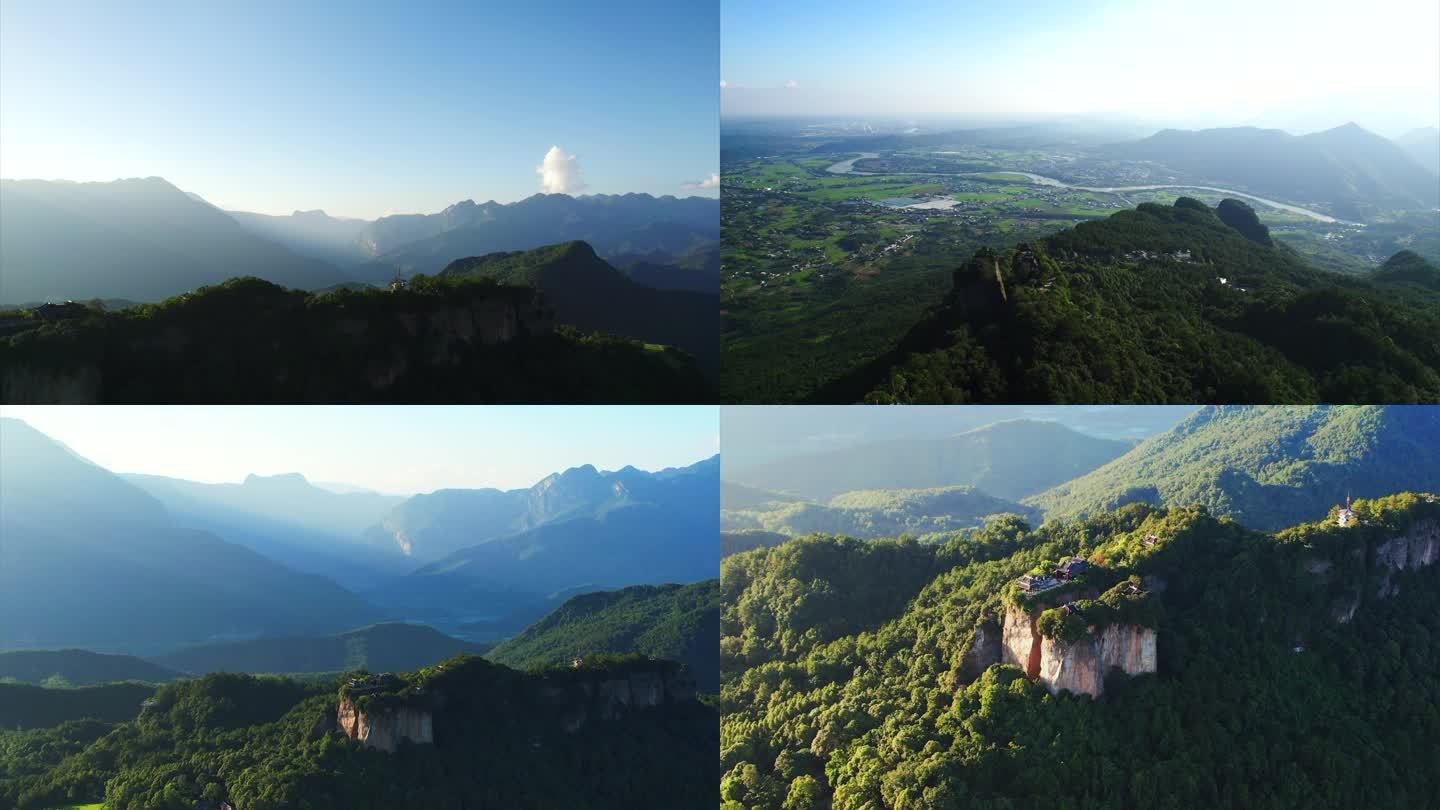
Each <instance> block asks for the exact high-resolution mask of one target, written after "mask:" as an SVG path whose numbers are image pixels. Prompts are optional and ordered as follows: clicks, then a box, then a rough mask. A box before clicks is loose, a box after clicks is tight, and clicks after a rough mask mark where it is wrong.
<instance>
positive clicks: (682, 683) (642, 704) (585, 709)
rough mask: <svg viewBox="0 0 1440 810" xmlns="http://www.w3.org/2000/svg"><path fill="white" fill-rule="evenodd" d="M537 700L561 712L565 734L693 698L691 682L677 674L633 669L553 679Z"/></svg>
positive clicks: (542, 689) (688, 678) (689, 679)
mask: <svg viewBox="0 0 1440 810" xmlns="http://www.w3.org/2000/svg"><path fill="white" fill-rule="evenodd" d="M540 696H541V699H542V700H543V701H544V702H546V703H549V704H550V705H552V706H558V707H560V708H561V709H562V716H561V724H562V726H563V727H564V729H565V730H566V731H569V732H575V731H579V730H580V729H581V728H583V727H584V726H585V724H586V723H588V722H589V721H591V720H612V719H614V718H616V717H619V716H621V715H622V714H624V713H626V712H630V711H634V710H637V709H653V708H658V707H660V706H665V705H667V704H672V703H682V702H685V701H691V700H694V699H695V680H694V678H691V677H689V676H688V675H685V674H683V673H682V672H681V671H678V670H676V671H661V670H658V669H657V670H653V671H652V670H635V671H631V672H628V673H623V674H620V673H616V674H609V675H604V676H597V677H595V678H593V679H587V678H584V677H581V678H578V679H577V678H575V677H573V676H564V677H554V678H550V679H548V680H547V682H546V683H545V684H544V685H543V686H542V687H541V691H540Z"/></svg>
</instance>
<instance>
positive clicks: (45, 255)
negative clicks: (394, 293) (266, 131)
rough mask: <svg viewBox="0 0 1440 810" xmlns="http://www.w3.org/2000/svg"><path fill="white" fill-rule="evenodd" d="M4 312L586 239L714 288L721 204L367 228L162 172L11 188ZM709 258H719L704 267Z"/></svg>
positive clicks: (418, 267)
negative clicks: (222, 196) (259, 203)
mask: <svg viewBox="0 0 1440 810" xmlns="http://www.w3.org/2000/svg"><path fill="white" fill-rule="evenodd" d="M0 204H3V207H4V209H5V212H6V216H5V222H4V224H3V226H0V227H3V231H0V245H3V248H0V305H6V304H8V305H19V304H26V303H32V302H41V301H47V300H49V301H63V300H66V299H74V300H80V301H88V300H91V299H96V298H99V299H117V298H118V299H126V300H130V301H140V302H154V301H160V300H162V299H164V298H167V297H170V296H172V295H179V294H181V293H184V292H187V291H189V290H193V289H195V288H197V287H201V286H205V285H207V284H217V283H219V282H223V281H225V280H227V279H230V278H235V277H240V276H257V277H260V278H264V279H265V280H266V281H270V282H273V283H275V284H279V285H282V286H285V287H293V288H296V289H302V290H317V289H322V288H330V287H333V286H334V285H337V284H342V283H365V284H372V285H377V286H385V285H387V284H389V282H390V281H391V279H392V278H393V277H394V275H395V273H396V270H397V269H398V270H399V271H400V272H401V274H402V275H404V276H407V277H408V276H411V275H413V274H416V273H432V274H433V273H437V272H439V271H440V270H441V269H443V268H444V267H445V266H446V265H447V264H449V263H450V262H452V261H454V260H456V259H461V258H465V257H467V256H478V255H483V254H486V253H495V252H501V251H517V250H530V249H533V248H537V247H543V246H545V245H550V244H555V243H557V242H569V241H576V240H584V241H587V242H589V243H590V244H592V245H594V246H595V248H596V249H597V250H598V251H599V252H600V253H601V254H602V255H605V256H607V257H614V258H615V259H616V260H617V262H619V263H621V264H623V265H625V266H627V267H630V266H635V268H636V269H635V271H634V274H633V277H634V278H635V280H636V281H638V282H640V283H643V284H647V285H652V286H655V287H663V288H673V289H693V290H702V291H709V292H718V272H719V265H718V250H717V245H718V241H719V238H720V207H719V202H718V201H717V200H715V199H710V198H703V197H686V198H676V197H670V196H665V197H652V196H650V195H648V194H623V195H593V196H582V197H570V196H567V195H564V194H536V195H534V196H531V197H528V198H526V199H524V200H519V201H517V202H514V203H509V204H502V203H497V202H494V201H489V202H485V203H480V204H476V203H475V202H474V201H473V200H464V201H462V202H459V203H456V204H454V205H452V206H449V207H448V208H446V209H444V210H443V211H440V212H437V213H434V214H401V215H394V216H387V217H381V218H379V219H377V220H374V221H367V220H361V219H346V218H339V217H331V216H329V215H328V214H326V213H325V212H324V211H296V212H294V213H293V214H291V215H289V216H270V215H265V214H254V213H249V212H243V211H229V212H227V211H222V210H220V209H219V208H216V207H215V206H213V205H211V204H210V203H208V202H206V201H205V200H203V199H201V198H200V197H198V196H196V195H193V194H188V193H186V192H183V191H181V190H180V189H178V188H176V187H175V186H173V185H171V184H170V183H169V182H167V181H165V180H164V179H162V178H159V177H150V178H144V179H129V180H116V181H113V182H109V183H70V182H59V181H43V180H5V181H3V183H0ZM712 257H714V258H713V259H712Z"/></svg>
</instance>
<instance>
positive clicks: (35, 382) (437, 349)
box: [0, 276, 713, 402]
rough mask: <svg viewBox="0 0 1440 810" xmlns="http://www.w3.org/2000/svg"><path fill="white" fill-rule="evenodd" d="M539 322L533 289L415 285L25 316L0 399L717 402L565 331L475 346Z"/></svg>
mask: <svg viewBox="0 0 1440 810" xmlns="http://www.w3.org/2000/svg"><path fill="white" fill-rule="evenodd" d="M544 307H545V304H544V302H543V301H542V300H541V299H540V298H539V296H538V294H537V293H536V292H535V291H534V290H533V289H530V288H526V287H516V286H505V285H500V284H497V283H495V282H493V281H489V280H485V279H479V280H476V279H449V278H447V279H441V278H427V277H423V276H421V277H417V278H416V279H414V280H413V282H412V284H411V286H410V287H409V288H408V289H405V290H402V291H399V292H393V293H392V292H382V291H379V290H373V289H369V290H349V289H341V290H337V291H334V292H329V293H324V294H318V295H312V294H309V293H305V292H301V291H298V290H286V289H284V288H281V287H278V286H276V285H274V284H271V283H269V282H266V281H262V280H260V279H257V278H238V279H231V280H230V281H227V282H225V283H223V284H219V285H216V286H213V287H202V288H200V289H198V290H196V291H195V292H193V293H188V294H186V295H183V296H178V297H176V298H171V299H168V300H166V301H164V302H162V303H159V304H146V305H140V306H136V307H131V308H129V309H125V310H121V311H118V312H99V311H92V312H90V313H89V314H87V315H86V316H84V317H79V318H69V319H64V320H58V321H53V322H47V321H44V320H43V319H41V318H40V317H39V316H38V315H36V314H34V313H29V312H21V313H20V314H19V316H18V319H17V318H11V319H9V320H7V321H6V324H5V326H6V328H5V330H4V331H3V332H0V365H4V366H5V367H6V369H7V371H10V372H11V373H9V374H7V375H6V376H5V377H4V380H3V385H4V386H5V388H4V389H3V390H0V398H3V399H4V400H5V401H30V400H44V401H52V400H55V399H61V400H84V399H87V398H89V399H94V400H98V401H102V402H353V401H364V402H374V401H382V402H384V401H398V402H432V401H435V402H440V401H443V402H457V401H459V402H476V401H478V402H486V401H522V402H533V401H546V402H590V401H603V402H636V401H640V402H674V401H682V402H692V401H693V402H708V401H713V393H712V389H711V387H710V385H709V383H707V382H706V381H705V380H704V378H703V376H702V374H701V373H700V370H699V368H698V367H697V366H696V364H695V362H694V361H693V359H692V358H690V356H689V355H687V354H685V353H683V352H681V351H679V350H676V349H671V348H666V347H662V346H659V345H653V344H642V343H639V342H636V341H635V340H631V339H627V338H618V337H613V336H610V335H605V334H599V333H592V334H587V333H581V332H579V331H577V330H576V329H574V328H572V327H568V326H561V327H558V328H557V329H556V330H555V331H554V332H552V333H548V334H541V333H539V332H538V331H532V332H531V333H525V332H524V330H523V329H522V333H521V335H520V336H519V337H517V338H515V339H513V340H511V341H509V342H506V343H497V344H493V345H488V346H487V345H484V344H483V341H482V340H481V339H480V335H481V334H483V333H484V332H485V330H486V329H498V328H499V326H500V325H501V324H503V323H505V322H507V316H505V315H504V312H505V311H506V309H507V308H513V309H514V311H515V312H517V313H519V314H520V315H519V316H518V317H524V318H542V317H543V310H544ZM514 320H515V319H513V318H510V319H509V321H510V322H513V321H514ZM534 322H535V321H532V323H534ZM562 323H563V321H562ZM712 332H713V330H712Z"/></svg>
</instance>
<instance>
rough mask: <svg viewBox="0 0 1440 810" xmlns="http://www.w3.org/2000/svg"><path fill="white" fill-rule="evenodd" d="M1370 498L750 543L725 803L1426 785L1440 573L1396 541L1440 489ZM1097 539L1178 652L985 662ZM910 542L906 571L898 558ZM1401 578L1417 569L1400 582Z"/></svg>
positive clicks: (733, 670)
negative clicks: (1238, 512)
mask: <svg viewBox="0 0 1440 810" xmlns="http://www.w3.org/2000/svg"><path fill="white" fill-rule="evenodd" d="M1357 511H1360V512H1361V514H1362V515H1364V516H1365V517H1366V519H1367V520H1370V521H1372V522H1371V523H1367V524H1366V525H1363V526H1359V527H1354V528H1352V529H1341V528H1339V527H1336V526H1335V525H1334V523H1333V512H1332V515H1331V518H1330V519H1329V520H1328V521H1327V522H1322V523H1316V524H1311V525H1307V526H1303V527H1297V528H1296V529H1295V530H1292V531H1290V532H1286V533H1282V534H1281V535H1278V536H1270V535H1265V534H1260V533H1257V532H1253V531H1250V530H1247V529H1245V528H1244V527H1242V526H1241V525H1240V524H1238V523H1235V522H1233V521H1231V520H1228V519H1217V518H1215V517H1213V516H1211V515H1209V514H1208V513H1207V512H1206V511H1205V510H1204V509H1201V508H1183V509H1171V510H1168V511H1167V510H1163V509H1159V508H1156V507H1153V506H1150V505H1146V504H1131V505H1128V506H1125V507H1122V508H1120V509H1118V510H1116V511H1114V512H1107V513H1104V514H1101V515H1097V516H1095V517H1093V518H1091V519H1088V520H1084V521H1070V522H1063V523H1051V524H1047V525H1046V526H1044V527H1041V528H1040V529H1038V530H1031V529H1030V528H1029V527H1027V526H1024V525H1023V524H1020V523H1018V522H1010V523H993V524H991V525H989V526H987V527H986V528H984V529H982V530H977V531H974V532H971V533H968V534H967V535H964V536H960V537H957V538H955V539H954V540H952V541H950V542H948V543H945V544H942V545H935V546H922V545H918V544H914V543H908V544H907V543H903V542H893V541H878V542H870V543H861V542H857V541H853V540H848V539H844V538H831V537H812V538H801V539H796V540H792V541H790V542H788V543H785V544H784V545H781V546H779V547H776V548H772V549H758V550H754V551H750V552H746V553H742V554H739V555H736V556H733V557H729V558H727V559H726V560H725V561H724V565H723V568H722V576H721V587H722V594H723V607H722V620H721V629H722V642H721V644H722V685H721V711H722V717H723V720H722V727H721V771H722V774H723V775H722V777H721V780H720V794H721V795H720V800H721V807H722V808H725V810H741V809H742V808H783V809H784V810H790V808H800V807H804V808H835V809H836V810H841V808H855V809H857V810H858V808H881V807H886V808H906V809H907V810H916V809H918V808H962V807H963V808H995V809H996V810H1000V809H1001V808H1015V807H1026V806H1043V807H1053V808H1059V810H1071V809H1072V808H1082V807H1083V808H1107V807H1115V808H1120V807H1156V808H1190V807H1225V808H1229V807H1234V808H1247V810H1248V809H1250V808H1261V809H1262V810H1264V809H1265V808H1277V809H1278V808H1294V807H1312V808H1337V809H1338V808H1352V807H1382V806H1383V807H1404V806H1422V805H1426V804H1428V803H1429V802H1430V799H1431V797H1433V796H1434V795H1435V793H1436V791H1437V789H1440V781H1437V779H1440V775H1437V773H1436V772H1435V770H1434V767H1433V764H1434V762H1435V761H1437V757H1440V743H1437V739H1440V736H1437V735H1440V682H1437V681H1436V679H1435V678H1434V677H1433V672H1434V669H1435V667H1436V666H1437V665H1440V648H1437V646H1436V645H1435V644H1434V639H1435V638H1436V634H1437V633H1440V589H1437V587H1436V586H1435V584H1434V580H1433V571H1431V570H1422V571H1406V572H1387V571H1384V570H1383V569H1380V568H1378V567H1377V566H1376V565H1375V563H1374V562H1373V561H1374V560H1375V559H1376V558H1375V551H1376V548H1377V546H1378V544H1380V543H1383V542H1385V541H1387V540H1389V539H1390V538H1392V537H1394V536H1395V535H1396V534H1398V533H1399V532H1401V531H1403V530H1404V529H1405V528H1407V527H1409V528H1416V529H1419V528H1422V527H1418V526H1416V524H1417V523H1423V524H1424V527H1423V529H1424V530H1425V531H1437V530H1440V505H1437V504H1435V503H1431V502H1427V501H1426V500H1425V498H1424V497H1422V496H1416V495H1413V494H1402V495H1399V496H1395V497H1393V498H1387V499H1379V500H1377V501H1374V502H1362V503H1360V504H1357ZM1150 535H1155V536H1156V537H1157V538H1158V542H1155V543H1147V542H1145V538H1146V537H1148V536H1150ZM1320 537H1324V538H1328V539H1329V542H1326V543H1321V542H1314V541H1315V540H1316V539H1317V538H1320ZM1355 551H1359V554H1358V556H1357V555H1356V554H1354V553H1352V552H1355ZM1077 554H1078V555H1081V556H1084V557H1086V558H1087V559H1089V560H1090V561H1091V562H1092V563H1094V564H1096V565H1099V566H1103V567H1105V568H1107V569H1109V570H1110V571H1112V572H1114V573H1115V575H1117V576H1121V577H1122V578H1123V579H1122V583H1121V584H1123V582H1124V581H1129V582H1140V583H1142V584H1143V587H1144V588H1146V589H1147V590H1148V595H1147V596H1145V597H1143V598H1142V599H1140V600H1138V601H1137V603H1136V604H1134V605H1133V606H1127V605H1125V604H1123V602H1117V604H1115V605H1107V607H1109V608H1112V609H1114V610H1115V611H1116V612H1117V615H1118V614H1120V612H1121V611H1127V610H1128V611H1131V612H1129V613H1126V614H1124V615H1123V618H1124V619H1125V620H1130V621H1138V622H1140V623H1147V624H1148V623H1153V624H1154V625H1155V626H1156V627H1157V633H1158V639H1159V650H1158V661H1159V672H1158V673H1157V674H1156V675H1155V676H1142V677H1136V678H1127V677H1125V676H1122V675H1115V676H1112V677H1111V678H1109V679H1108V680H1107V683H1106V688H1105V692H1104V694H1103V696H1102V697H1100V698H1098V699H1092V698H1090V697H1084V696H1078V697H1077V696H1074V695H1071V694H1069V693H1061V694H1059V695H1058V696H1051V695H1050V694H1049V693H1048V692H1047V691H1046V689H1045V688H1044V687H1043V686H1042V685H1040V684H1038V683H1032V682H1030V681H1028V680H1026V679H1025V677H1024V676H1023V674H1022V673H1021V671H1020V670H1019V669H1018V668H1015V667H1012V666H1006V665H992V666H989V667H988V668H985V669H983V670H977V669H976V668H973V652H972V649H971V644H972V640H973V639H974V637H975V630H976V628H977V626H980V625H982V624H989V625H990V627H991V628H992V629H993V628H994V622H995V617H996V614H997V612H998V611H999V610H1000V608H1001V607H1002V605H1003V600H1004V599H1005V598H1006V594H1007V592H1009V589H1010V584H1011V582H1012V580H1013V578H1014V577H1015V576H1017V575H1019V574H1021V573H1023V572H1025V571H1027V570H1029V569H1031V568H1032V567H1033V566H1035V565H1037V564H1040V563H1041V562H1043V561H1045V560H1052V561H1053V560H1056V559H1059V558H1061V557H1065V556H1070V555H1077ZM895 556H900V557H902V558H903V559H904V560H905V563H906V565H905V570H904V572H903V574H902V575H900V576H897V572H896V569H895V566H894V565H889V566H882V565H876V564H875V563H876V562H878V561H879V560H880V559H882V558H891V557H895ZM927 569H928V572H929V573H928V575H926V574H925V573H921V572H925V571H926V570H927ZM1387 576H1388V577H1389V578H1390V579H1391V581H1392V584H1394V585H1396V586H1397V587H1398V593H1397V594H1394V595H1392V596H1390V597H1388V598H1379V597H1378V596H1377V593H1378V591H1377V589H1376V583H1377V581H1380V580H1383V579H1384V578H1385V577H1387ZM1129 577H1134V579H1128V578H1129ZM1121 593H1122V590H1120V589H1114V590H1112V591H1110V592H1108V593H1106V594H1104V595H1102V596H1101V598H1100V599H1099V600H1096V602H1099V603H1104V602H1105V600H1107V599H1111V598H1112V597H1113V596H1117V595H1119V594H1121ZM832 594H844V595H845V597H846V598H836V597H834V596H831V595H832ZM1352 600H1353V601H1354V603H1355V604H1358V606H1359V609H1358V611H1357V612H1356V613H1355V614H1354V616H1353V620H1352V621H1350V622H1349V623H1348V624H1346V623H1341V622H1339V621H1337V613H1336V605H1337V602H1340V603H1348V602H1351V601H1352ZM1111 601H1114V600H1113V599H1112V600H1111ZM1094 605H1095V603H1091V609H1092V610H1093V609H1095V607H1094ZM1052 624H1055V625H1056V626H1054V627H1051V628H1050V629H1051V630H1052V632H1055V633H1057V634H1063V633H1064V632H1066V630H1065V628H1064V627H1063V626H1061V625H1062V624H1063V622H1061V621H1059V620H1057V621H1056V622H1052Z"/></svg>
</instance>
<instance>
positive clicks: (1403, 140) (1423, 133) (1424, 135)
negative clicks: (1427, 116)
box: [1395, 127, 1440, 175]
mask: <svg viewBox="0 0 1440 810" xmlns="http://www.w3.org/2000/svg"><path fill="white" fill-rule="evenodd" d="M1395 143H1397V144H1399V145H1400V148H1401V149H1404V150H1405V152H1406V154H1408V155H1410V157H1411V159H1413V160H1414V161H1415V162H1416V163H1418V164H1420V165H1421V166H1424V167H1425V168H1427V169H1429V170H1430V172H1431V174H1436V175H1440V128H1436V127H1423V128H1421V129H1415V130H1411V131H1409V132H1407V133H1405V134H1404V135H1401V136H1400V137H1398V138H1396V139H1395Z"/></svg>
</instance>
